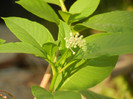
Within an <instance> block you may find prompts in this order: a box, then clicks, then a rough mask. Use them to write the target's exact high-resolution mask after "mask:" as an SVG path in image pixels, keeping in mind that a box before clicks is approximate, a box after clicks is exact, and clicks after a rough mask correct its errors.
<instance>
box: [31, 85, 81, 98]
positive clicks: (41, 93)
mask: <svg viewBox="0 0 133 99" xmlns="http://www.w3.org/2000/svg"><path fill="white" fill-rule="evenodd" d="M32 94H33V95H34V96H35V97H36V99H68V97H69V99H81V96H80V94H79V93H77V92H71V91H57V92H54V93H49V92H48V91H46V90H45V89H44V88H41V87H39V86H32Z"/></svg>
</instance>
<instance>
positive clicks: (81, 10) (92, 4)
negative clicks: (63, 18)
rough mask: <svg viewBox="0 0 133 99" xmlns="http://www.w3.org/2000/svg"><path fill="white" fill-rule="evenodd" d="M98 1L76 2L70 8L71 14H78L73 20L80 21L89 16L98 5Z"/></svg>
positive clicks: (83, 0)
mask: <svg viewBox="0 0 133 99" xmlns="http://www.w3.org/2000/svg"><path fill="white" fill-rule="evenodd" d="M99 2H100V0H77V1H76V2H75V3H74V4H73V5H72V6H71V7H70V10H69V12H70V13H71V14H79V15H77V17H76V18H75V19H77V20H81V19H83V18H86V17H88V16H89V15H91V14H92V13H93V12H94V11H95V10H96V8H97V7H98V5H99Z"/></svg>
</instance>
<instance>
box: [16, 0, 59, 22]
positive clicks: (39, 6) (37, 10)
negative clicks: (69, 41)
mask: <svg viewBox="0 0 133 99" xmlns="http://www.w3.org/2000/svg"><path fill="white" fill-rule="evenodd" d="M17 3H18V4H20V5H21V6H22V7H24V8H25V9H26V10H28V11H29V12H31V13H33V14H35V15H37V16H38V17H40V18H43V19H46V20H48V21H51V22H55V23H57V24H58V23H59V18H58V16H57V14H56V13H55V12H54V10H53V9H52V8H51V7H50V6H49V5H48V4H47V3H46V2H45V1H44V0H20V1H17Z"/></svg>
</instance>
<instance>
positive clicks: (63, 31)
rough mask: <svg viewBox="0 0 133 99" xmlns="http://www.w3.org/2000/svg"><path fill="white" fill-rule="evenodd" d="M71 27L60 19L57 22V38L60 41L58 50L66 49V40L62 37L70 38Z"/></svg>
mask: <svg viewBox="0 0 133 99" xmlns="http://www.w3.org/2000/svg"><path fill="white" fill-rule="evenodd" d="M70 33H71V29H70V27H69V26H68V25H67V24H66V23H65V22H63V21H60V24H59V33H58V40H59V41H60V48H59V49H60V50H63V52H64V50H65V49H66V41H65V40H64V38H67V39H68V38H70Z"/></svg>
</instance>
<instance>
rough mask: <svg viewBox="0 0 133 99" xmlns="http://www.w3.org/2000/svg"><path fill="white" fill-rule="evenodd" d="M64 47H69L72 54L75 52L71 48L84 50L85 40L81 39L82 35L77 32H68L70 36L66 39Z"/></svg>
mask: <svg viewBox="0 0 133 99" xmlns="http://www.w3.org/2000/svg"><path fill="white" fill-rule="evenodd" d="M64 39H65V40H66V48H69V49H70V50H71V51H72V52H73V54H75V52H74V51H73V50H72V48H77V47H79V48H81V49H82V50H83V51H86V49H87V47H86V41H85V40H84V39H83V35H81V36H80V35H79V33H78V32H77V33H76V34H75V35H73V34H72V33H70V38H69V39H66V38H64Z"/></svg>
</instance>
